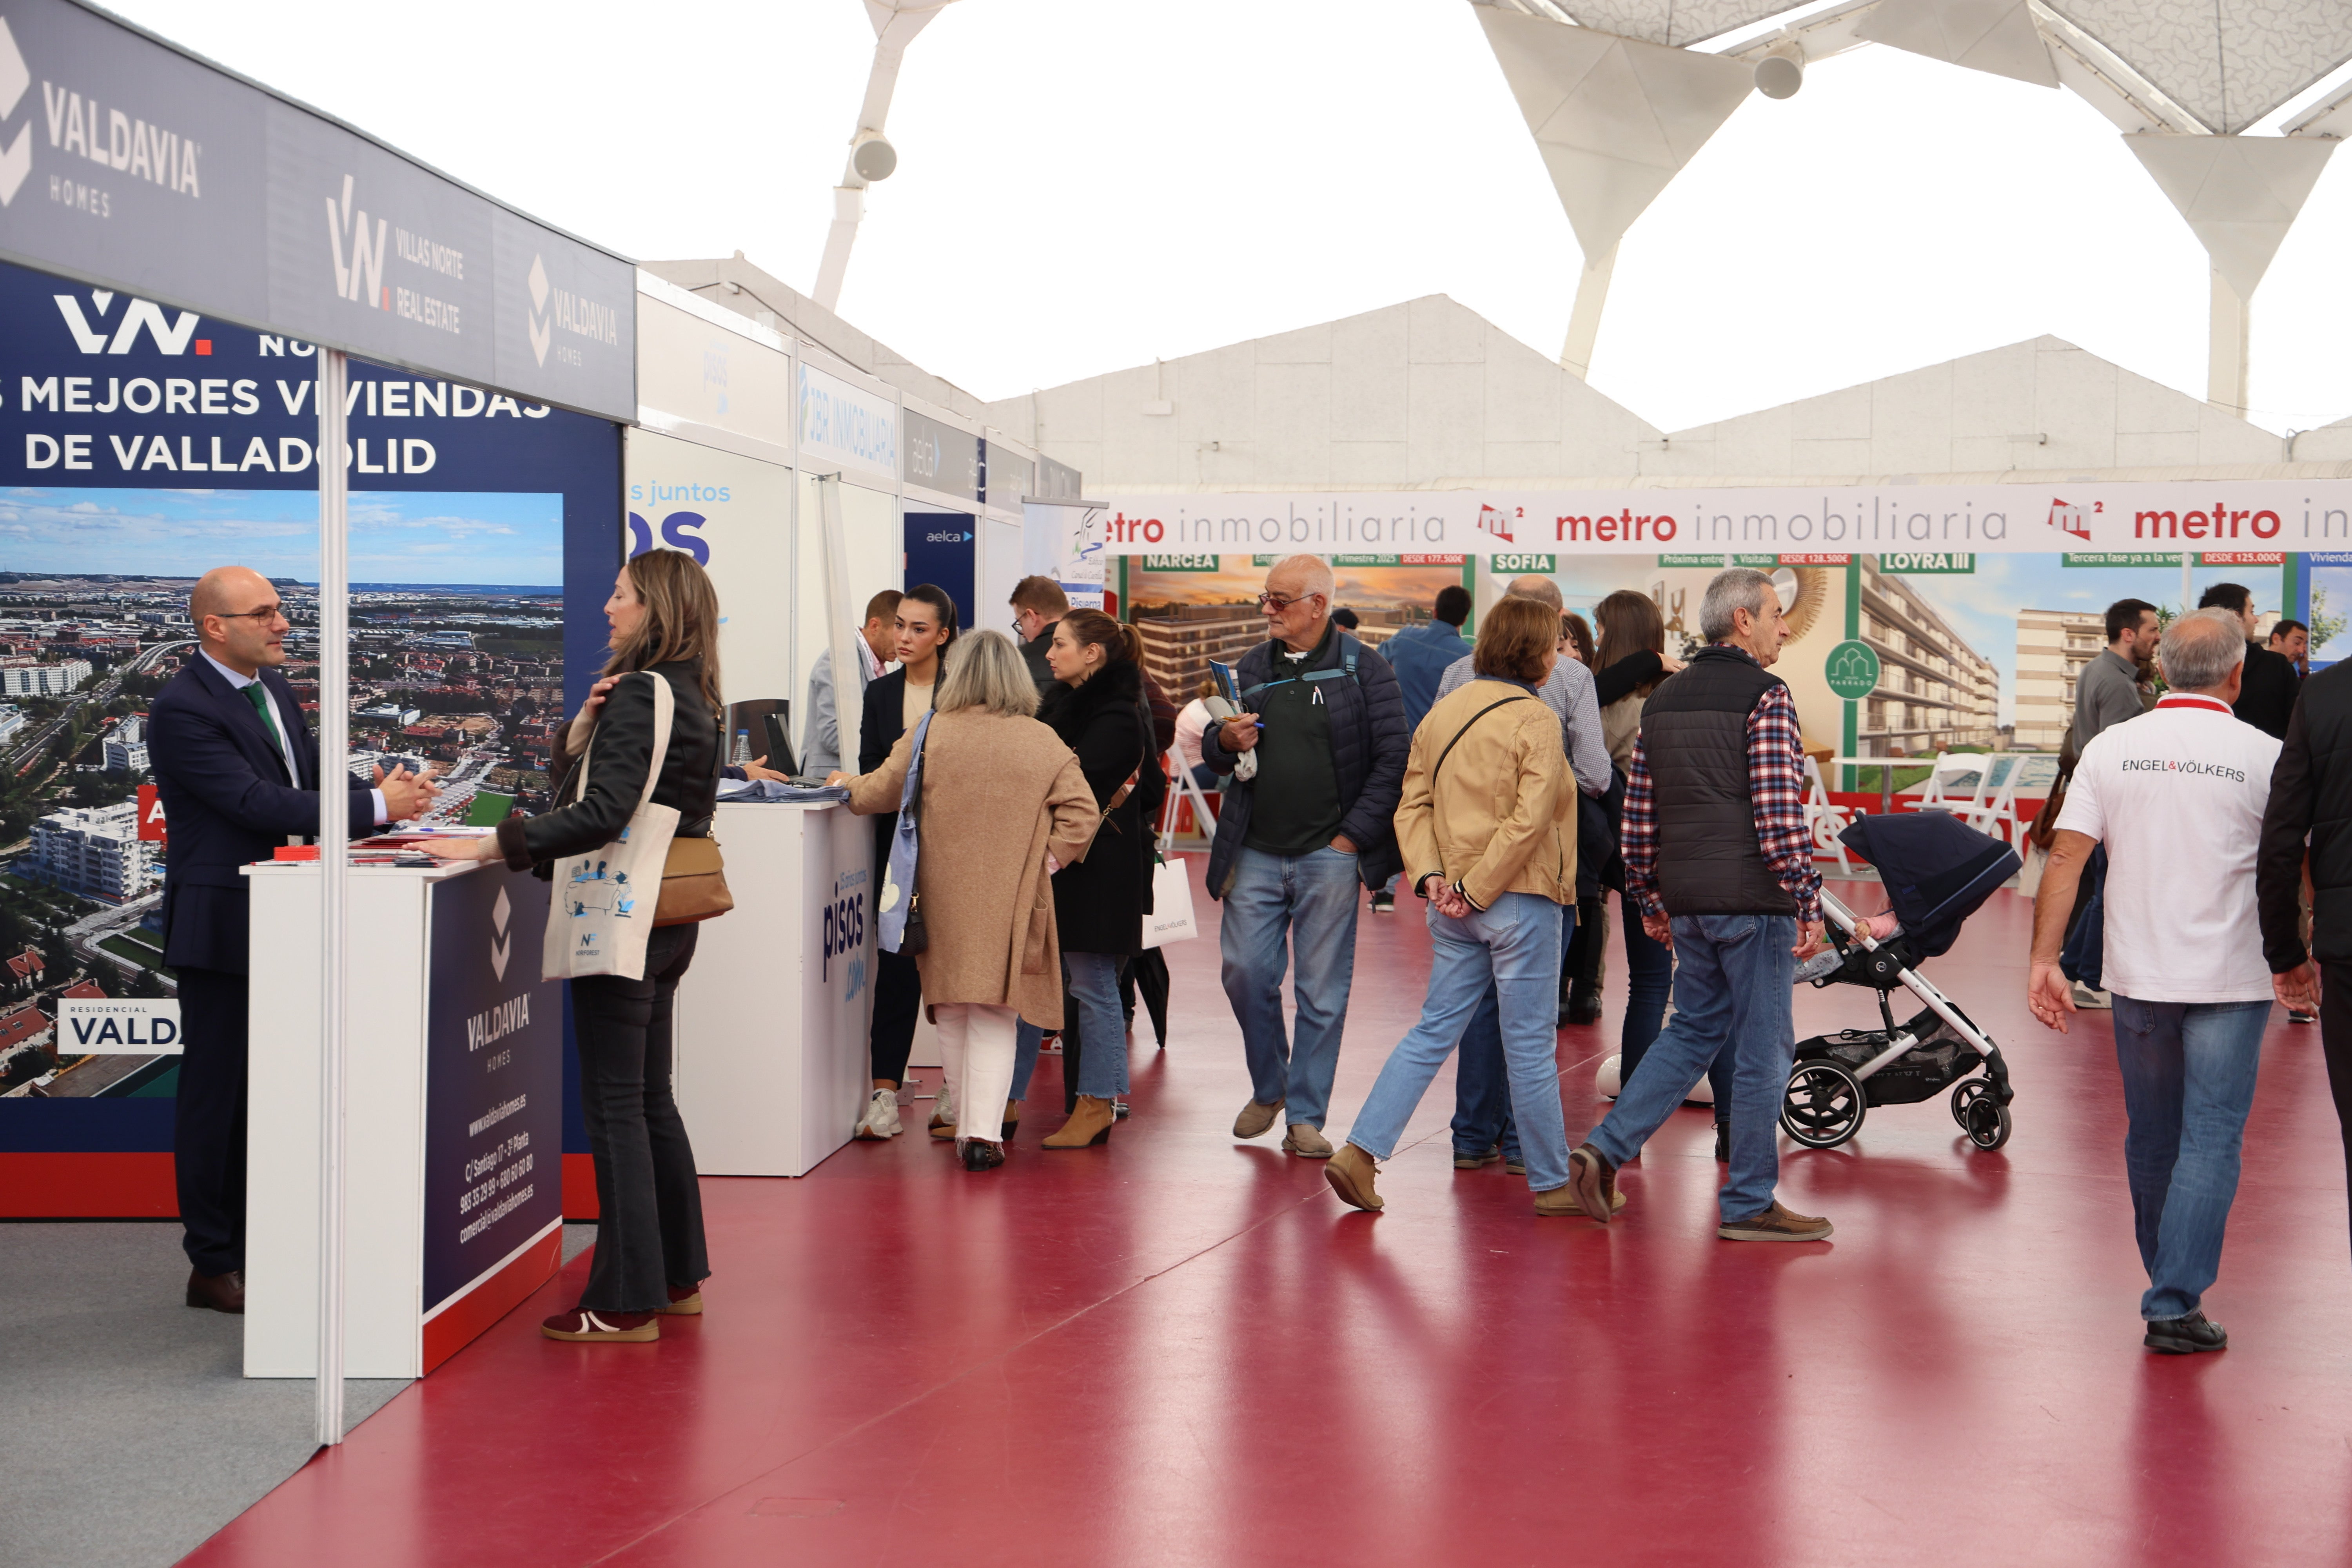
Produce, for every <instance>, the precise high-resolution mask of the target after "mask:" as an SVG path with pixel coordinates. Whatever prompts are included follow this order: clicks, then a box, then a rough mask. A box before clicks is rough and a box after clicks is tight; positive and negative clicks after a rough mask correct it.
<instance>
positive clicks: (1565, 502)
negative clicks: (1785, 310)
mask: <svg viewBox="0 0 2352 1568" xmlns="http://www.w3.org/2000/svg"><path fill="white" fill-rule="evenodd" d="M1104 531H1105V534H1106V536H1107V537H1106V547H1107V549H1108V552H1110V553H1112V554H1114V555H1182V554H1202V555H1208V554H1214V553H1220V552H1223V553H1228V554H1235V553H1241V552H1244V551H1246V552H1250V553H1252V554H1265V553H1268V552H1272V553H1276V554H1288V553H1293V552H1296V553H1300V554H1309V555H1334V554H1344V553H1349V552H1359V551H1381V552H1391V551H1403V552H1424V551H1439V552H1452V553H1466V554H1470V555H1475V556H1480V557H1487V558H1499V557H1502V556H1506V555H1508V556H1514V557H1516V556H1520V555H1525V554H1528V553H1530V552H1543V553H1546V554H1551V555H1560V556H1568V555H1621V554H1639V553H1643V552H1678V553H1689V554H1692V555H1701V554H1711V555H1717V556H1720V555H1723V554H1732V555H1739V554H1746V553H1749V552H1763V553H1766V554H1775V553H1776V552H1777V553H1786V552H1867V553H1873V554H1891V553H1896V552H1900V553H1903V554H1905V555H1906V556H1908V557H1910V558H1911V559H1912V560H1913V561H1915V562H1918V563H1920V564H1917V565H1914V566H1912V567H1911V568H1910V569H1911V570H1914V571H1945V572H1950V571H1955V570H1958V571H1966V570H1968V569H1969V567H1968V565H1967V563H1968V562H1969V559H1970V558H1971V557H1973V556H1975V555H1979V554H2004V553H2007V554H2015V553H2042V552H2076V553H2082V552H2129V551H2139V552H2167V553H2168V554H2169V556H2170V557H2171V558H2172V559H2174V560H2176V561H2177V560H2178V559H2179V552H2182V551H2184V550H2185V551H2192V552H2206V553H2210V552H2228V551H2248V552H2274V551H2305V550H2326V549H2328V548H2330V547H2331V546H2333V547H2334V548H2336V549H2346V548H2352V480H2347V479H2318V480H2305V479H2260V480H2235V479H2232V480H2214V479H2193V480H2166V481H2162V482H2126V483H2097V484H2072V483H2069V484H2066V485H2063V486H2061V487H2058V488H2055V489H2053V488H2051V487H2049V486H2047V485H2026V484H1980V485H1950V486H1945V485H1872V486H1841V487H1808V488H1805V489H1794V488H1790V489H1709V488H1701V487H1696V486H1694V487H1688V488H1685V487H1677V486H1663V485H1662V486H1657V487H1638V488H1637V487H1627V488H1624V489H1594V490H1551V491H1497V490H1469V489H1465V490H1398V491H1387V492H1381V491H1359V492H1340V493H1330V492H1323V493H1296V494H1279V493H1277V494H1266V495H1219V494H1206V493H1203V494H1188V495H1134V496H1119V497H1114V498H1112V499H1110V500H1109V501H1108V518H1107V519H1106V521H1105V523H1104Z"/></svg>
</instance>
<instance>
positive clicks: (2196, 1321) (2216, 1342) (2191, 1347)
mask: <svg viewBox="0 0 2352 1568" xmlns="http://www.w3.org/2000/svg"><path fill="white" fill-rule="evenodd" d="M2140 1343H2142V1344H2144V1345H2146V1346H2147V1348H2148V1349H2150V1350H2152V1351H2158V1352H2162V1353H2163V1354H2165V1355H2194V1354H2196V1353H2197V1352H2199V1351H2222V1350H2228V1349H2229V1348H2230V1331H2228V1330H2227V1329H2225V1328H2223V1327H2222V1326H2221V1324H2219V1323H2217V1322H2215V1321H2213V1320H2212V1319H2210V1318H2209V1317H2207V1316H2206V1315H2205V1314H2204V1313H2202V1312H2191V1313H2189V1315H2188V1316H2187V1317H2185V1318H2150V1319H2149V1320H2148V1323H2147V1338H2146V1339H2144V1340H2142V1341H2140Z"/></svg>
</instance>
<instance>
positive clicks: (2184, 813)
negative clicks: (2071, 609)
mask: <svg viewBox="0 0 2352 1568" xmlns="http://www.w3.org/2000/svg"><path fill="white" fill-rule="evenodd" d="M2157 658H2158V661H2159V663H2160V665H2161V668H2163V670H2164V679H2165V681H2166V683H2167V684H2168V686H2169V687H2170V688H2171V690H2170V691H2169V692H2168V693H2167V694H2166V696H2165V697H2164V699H2163V700H2161V701H2159V702H2158V704H2157V705H2156V708H2155V710H2153V711H2151V712H2149V713H2147V714H2144V715H2143V716H2141V717H2140V718H2138V719H2137V720H2134V721H2132V722H2131V723H2128V724H2118V725H2116V726H2115V727H2114V728H2113V729H2110V730H2105V731H2101V732H2100V733H2099V734H2098V735H2097V736H2096V737H2095V739H2093V741H2092V742H2091V743H2090V744H2089V745H2088V746H2086V747H2085V748H2084V751H2083V756H2082V761H2081V762H2080V763H2078V764H2077V765H2076V767H2075V769H2074V785H2073V787H2072V788H2071V789H2070V790H2069V791H2068V792H2067V795H2066V805H2065V808H2064V809H2063V811H2062V812H2061V813H2060V814H2059V816H2058V829H2057V832H2056V834H2055V835H2054V837H2053V839H2052V842H2051V846H2050V865H2049V868H2048V869H2047V870H2046V871H2044V872H2043V873H2042V889H2041V891H2040V893H2039V894H2038V895H2037V896H2036V898H2035V900H2034V904H2033V966H2032V973H2031V976H2030V977H2029V978H2028V980H2027V981H2026V1003H2027V1005H2029V1006H2031V1007H2032V1009H2033V1016H2035V1017H2037V1018H2039V1019H2041V1020H2042V1023H2044V1024H2046V1025H2048V1026H2050V1027H2051V1028H2053V1029H2056V1030H2058V1031H2059V1032H2060V1033H2061V1034H2063V1033H2064V1032H2065V1031H2066V1026H2067V1024H2068V1022H2069V1021H2070V1019H2071V1018H2072V1017H2073V1016H2074V994H2073V991H2072V988H2071V987H2070V986H2069V985H2068V984H2067V983H2066V980H2065V977H2064V976H2063V975H2062V974H2060V973H2059V972H2058V949H2059V945H2060V943H2061V942H2063V939H2064V937H2065V928H2066V916H2067V913H2068V911H2069V910H2072V909H2073V908H2074V885H2075V882H2076V879H2078V878H2079V877H2080V876H2081V875H2082V871H2083V867H2084V862H2086V861H2087V860H2088V859H2089V858H2090V855H2091V850H2092V847H2094V846H2095V845H2102V844H2103V845H2105V847H2106V851H2107V882H2106V889H2105V920H2106V983H2107V988H2108V989H2109V990H2110V991H2111V992H2113V993H2114V995H2115V1005H2116V1011H2115V1029H2116V1062H2117V1064H2118V1065H2119V1066H2120V1067H2121V1068H2122V1070H2123V1080H2124V1110H2125V1112H2126V1115H2127V1116H2128V1117H2129V1119H2130V1129H2129V1131H2127V1132H2126V1134H2125V1137H2124V1168H2125V1171H2126V1173H2127V1175H2128V1177H2129V1179H2130V1183H2131V1195H2132V1215H2133V1221H2134V1226H2135V1228H2136V1229H2137V1232H2138V1237H2139V1255H2140V1261H2141V1262H2142V1263H2144V1264H2146V1265H2147V1278H2148V1287H2147V1293H2146V1294H2145V1295H2143V1296H2142V1297H2141V1298H2140V1316H2141V1318H2142V1319H2144V1320H2145V1321H2146V1324H2147V1327H2146V1330H2145V1338H2144V1340H2143V1342H2144V1343H2145V1344H2147V1347H2148V1348H2149V1349H2150V1350H2155V1351H2162V1352H2168V1353H2171V1354H2175V1355H2185V1354H2189V1353H2190V1352H2196V1351H2217V1350H2221V1348H2223V1347H2224V1346H2226V1345H2227V1344H2228V1343H2229V1342H2230V1336H2229V1335H2228V1334H2227V1333H2226V1332H2224V1331H2222V1328H2221V1324H2219V1323H2216V1322H2212V1321H2210V1320H2208V1319H2207V1318H2206V1316H2205V1314H2204V1312H2203V1311H2202V1310H2200V1301H2201V1300H2202V1299H2203V1296H2204V1292H2205V1290H2206V1289H2207V1288H2208V1287H2209V1286H2210V1285H2211V1284H2212V1283H2213V1280H2214V1279H2215V1277H2216V1276H2217V1275H2218V1274H2219V1273H2220V1271H2221V1233H2222V1230H2223V1227H2224V1226H2226V1225H2227V1224H2228V1223H2229V1218H2230V1204H2231V1199H2233V1198H2234V1197H2236V1195H2237V1192H2238V1152H2239V1146H2240V1143H2241V1142H2242V1138H2243V1135H2244V1131H2245V1126H2246V1110H2247V1108H2248V1107H2249V1106H2251V1105H2252V1103H2253V1098H2254V1069H2255V1068H2256V1066H2257V1065H2258V1064H2259V1062H2260V1060H2261V1058H2262V1045H2263V1027H2264V1026H2266V1025H2267V1024H2268V1023H2269V1022H2270V1011H2271V974H2270V965H2269V964H2268V963H2265V962H2264V961H2263V940H2262V929H2261V925H2260V922H2259V921H2257V920H2256V919H2255V913H2254V860H2255V853H2256V850H2257V848H2258V847H2259V846H2260V843H2261V839H2262V826H2263V806H2264V805H2266V804H2268V802H2269V800H2270V787H2271V769H2272V767H2273V764H2275V763H2277V761H2278V755H2279V742H2277V741H2275V740H2273V738H2272V737H2270V736H2269V735H2266V734H2264V733H2263V731H2260V730H2257V729H2255V728H2254V727H2253V726H2252V725H2251V724H2248V723H2245V722H2243V721H2241V720H2239V719H2238V718H2237V717H2236V716H2235V715H2234V714H2232V713H2231V710H2230V707H2231V703H2232V702H2234V701H2236V700H2237V698H2238V693H2239V688H2240V685H2241V684H2242V679H2243V677H2244V672H2245V660H2246V644H2245V637H2244V633H2243V631H2242V628H2241V627H2240V626H2239V624H2238V620H2237V617H2236V616H2231V615H2230V614H2229V613H2228V612H2226V611H2220V610H2199V611H2197V612H2196V613H2195V614H2193V615H2189V616H2182V617H2181V618H2180V619H2179V620H2177V621H2175V622H2173V623H2172V625H2171V626H2170V627H2168V629H2167V630H2166V632H2165V635H2164V642H2163V644H2162V646H2161V647H2159V648H2158V650H2157ZM2086 918H2088V917H2087V916H2086Z"/></svg>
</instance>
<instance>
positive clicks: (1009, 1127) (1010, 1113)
mask: <svg viewBox="0 0 2352 1568" xmlns="http://www.w3.org/2000/svg"><path fill="white" fill-rule="evenodd" d="M1020 1130H1021V1102H1020V1101H1019V1100H1006V1101H1005V1102H1004V1124H1003V1126H1002V1127H1000V1128H999V1129H997V1131H1000V1132H1002V1133H1003V1135H1004V1141H1005V1142H1007V1143H1010V1142H1013V1134H1014V1133H1015V1132H1018V1131H1020Z"/></svg>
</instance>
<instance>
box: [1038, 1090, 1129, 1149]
mask: <svg viewBox="0 0 2352 1568" xmlns="http://www.w3.org/2000/svg"><path fill="white" fill-rule="evenodd" d="M1117 1121H1118V1117H1117V1116H1116V1115H1115V1114H1113V1112H1112V1110H1111V1108H1110V1101H1109V1100H1098V1099H1097V1098H1096V1097H1095V1096H1093V1095H1091V1094H1082V1095H1080V1096H1078V1106H1077V1109H1076V1110H1073V1111H1071V1112H1070V1119H1069V1120H1068V1121H1065V1122H1063V1123H1062V1128H1061V1131H1058V1132H1055V1133H1054V1134H1053V1135H1052V1136H1051V1137H1049V1138H1047V1139H1046V1140H1045V1147H1046V1148H1048V1149H1085V1148H1088V1147H1090V1146H1092V1145H1094V1144H1097V1143H1108V1142H1110V1130H1111V1128H1112V1127H1113V1126H1114V1125H1115V1124H1116V1123H1117Z"/></svg>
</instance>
